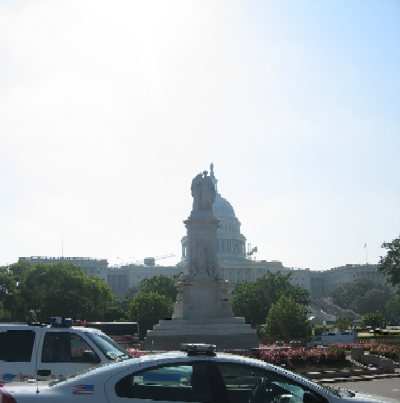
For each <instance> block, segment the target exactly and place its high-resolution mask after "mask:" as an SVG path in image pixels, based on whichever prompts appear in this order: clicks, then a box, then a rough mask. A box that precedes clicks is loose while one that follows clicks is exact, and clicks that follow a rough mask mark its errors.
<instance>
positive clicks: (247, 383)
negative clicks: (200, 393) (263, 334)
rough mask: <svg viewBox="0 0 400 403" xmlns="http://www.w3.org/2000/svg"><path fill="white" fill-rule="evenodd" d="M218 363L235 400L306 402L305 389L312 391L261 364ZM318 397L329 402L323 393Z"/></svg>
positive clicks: (257, 402)
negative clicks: (258, 365) (262, 366)
mask: <svg viewBox="0 0 400 403" xmlns="http://www.w3.org/2000/svg"><path fill="white" fill-rule="evenodd" d="M217 366H218V369H219V371H220V373H221V374H222V377H223V379H224V382H225V386H226V389H227V392H228V396H229V401H230V402H232V403H239V402H249V403H263V402H287V403H303V396H304V394H305V392H310V389H309V388H307V387H305V386H303V385H301V384H299V383H297V382H295V381H293V380H291V379H290V378H286V377H285V376H283V375H279V374H276V373H274V372H271V371H267V370H264V369H262V368H257V367H252V366H249V365H244V364H235V363H217ZM313 393H314V392H313ZM314 394H315V393H314ZM318 397H320V402H321V403H323V402H327V400H326V399H325V398H323V397H322V396H319V395H318Z"/></svg>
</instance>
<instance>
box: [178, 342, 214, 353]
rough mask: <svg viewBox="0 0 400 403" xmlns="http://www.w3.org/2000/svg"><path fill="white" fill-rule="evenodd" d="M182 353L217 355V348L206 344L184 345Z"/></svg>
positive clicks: (182, 345)
mask: <svg viewBox="0 0 400 403" xmlns="http://www.w3.org/2000/svg"><path fill="white" fill-rule="evenodd" d="M181 351H184V352H186V353H187V355H215V352H216V351H217V346H216V345H215V344H204V343H182V344H181Z"/></svg>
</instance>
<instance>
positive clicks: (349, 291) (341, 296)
mask: <svg viewBox="0 0 400 403" xmlns="http://www.w3.org/2000/svg"><path fill="white" fill-rule="evenodd" d="M383 288H385V286H383V285H381V284H378V283H375V282H374V281H371V280H368V279H359V280H355V281H352V282H350V283H346V284H343V285H341V286H339V287H337V288H336V289H335V290H334V291H333V292H332V298H333V302H334V303H335V304H336V305H339V306H340V307H341V308H344V309H349V308H350V306H351V304H352V303H353V302H354V301H355V300H356V299H357V298H359V297H363V296H364V295H365V293H366V292H367V291H369V290H372V289H383ZM386 289H387V288H386Z"/></svg>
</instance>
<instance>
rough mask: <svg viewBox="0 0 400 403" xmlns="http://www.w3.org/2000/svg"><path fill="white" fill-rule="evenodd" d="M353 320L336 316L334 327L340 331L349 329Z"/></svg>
mask: <svg viewBox="0 0 400 403" xmlns="http://www.w3.org/2000/svg"><path fill="white" fill-rule="evenodd" d="M353 321H354V319H353V318H352V317H350V316H338V317H337V319H336V327H337V328H338V329H339V330H341V331H344V330H347V329H349V328H350V327H351V326H352V324H353Z"/></svg>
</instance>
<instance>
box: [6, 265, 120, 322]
mask: <svg viewBox="0 0 400 403" xmlns="http://www.w3.org/2000/svg"><path fill="white" fill-rule="evenodd" d="M0 289H1V290H2V293H1V296H0V300H1V301H2V303H3V311H4V309H7V310H8V316H9V318H8V319H7V320H14V321H15V320H20V321H24V320H26V318H27V316H28V313H29V312H35V314H36V319H37V320H39V321H42V322H47V321H48V320H49V319H50V317H51V316H54V315H56V316H66V317H67V316H68V317H74V318H81V319H87V320H101V319H102V318H103V315H104V311H105V309H106V307H107V306H108V304H109V303H110V301H111V300H112V293H111V289H110V288H109V286H108V285H107V284H106V283H105V282H104V281H103V280H102V279H100V278H98V277H89V276H87V275H86V273H85V272H84V271H83V270H82V269H80V268H79V267H76V266H73V265H70V264H66V263H62V262H59V263H54V264H42V263H38V264H34V265H32V264H27V263H16V264H14V265H11V266H10V267H6V268H4V267H3V268H1V270H0ZM11 302H12V304H13V305H12V306H11Z"/></svg>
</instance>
